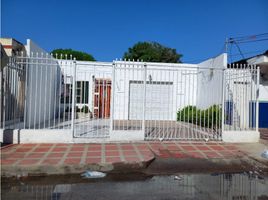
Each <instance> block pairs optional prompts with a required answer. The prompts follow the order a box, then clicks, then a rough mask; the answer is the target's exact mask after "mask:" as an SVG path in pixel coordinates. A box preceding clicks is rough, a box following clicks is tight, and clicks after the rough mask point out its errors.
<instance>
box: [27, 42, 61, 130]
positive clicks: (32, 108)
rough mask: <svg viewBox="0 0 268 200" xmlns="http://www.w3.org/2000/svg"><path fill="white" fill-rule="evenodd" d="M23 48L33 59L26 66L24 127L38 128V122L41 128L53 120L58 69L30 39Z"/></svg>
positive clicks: (55, 110) (55, 109) (56, 98)
mask: <svg viewBox="0 0 268 200" xmlns="http://www.w3.org/2000/svg"><path fill="white" fill-rule="evenodd" d="M25 48H26V52H27V55H28V56H30V57H32V58H33V59H31V60H29V61H30V64H28V66H27V95H26V98H27V100H26V102H27V105H26V111H27V112H26V127H35V128H39V122H40V125H41V127H42V126H43V123H42V122H44V121H47V120H50V119H53V118H54V116H55V115H56V113H57V110H58V109H57V108H58V104H57V103H56V102H58V99H59V94H58V90H59V84H60V83H59V81H58V77H59V73H60V68H59V65H57V62H55V61H53V60H52V59H50V55H47V53H48V52H46V51H45V50H43V49H42V48H40V47H39V46H38V45H37V44H35V43H34V42H33V41H31V40H30V39H27V44H26V46H25ZM41 57H42V58H44V59H40V58H41ZM42 128H43V127H42Z"/></svg>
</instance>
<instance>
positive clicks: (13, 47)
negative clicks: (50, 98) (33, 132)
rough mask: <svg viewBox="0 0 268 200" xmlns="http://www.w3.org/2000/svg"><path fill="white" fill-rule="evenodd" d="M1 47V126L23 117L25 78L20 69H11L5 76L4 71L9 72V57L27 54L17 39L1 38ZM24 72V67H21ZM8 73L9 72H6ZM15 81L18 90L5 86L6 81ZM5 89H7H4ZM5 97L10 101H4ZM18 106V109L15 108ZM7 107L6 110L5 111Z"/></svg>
mask: <svg viewBox="0 0 268 200" xmlns="http://www.w3.org/2000/svg"><path fill="white" fill-rule="evenodd" d="M0 45H1V72H0V80H1V83H0V86H1V87H0V90H1V91H0V94H1V100H0V106H1V107H0V111H1V116H0V122H1V125H2V123H3V121H4V119H5V121H6V122H7V123H8V121H11V120H14V119H18V120H19V118H20V116H21V115H22V112H23V110H24V93H25V77H24V74H23V73H20V72H19V71H20V70H18V69H15V68H13V69H11V68H10V70H8V71H9V72H8V75H9V77H7V73H6V74H5V76H4V70H7V68H5V67H6V66H7V65H8V64H9V57H10V56H14V55H15V54H17V53H18V52H19V53H24V54H25V52H26V50H25V47H24V45H23V44H22V43H20V42H18V41H17V40H15V39H12V38H0ZM20 67H21V69H22V70H23V66H20ZM6 72H7V71H6ZM14 77H18V79H16V80H15V78H14ZM8 78H10V80H12V81H13V84H14V85H16V90H14V88H11V87H9V85H7V84H6V85H5V84H4V79H8ZM4 87H5V88H4ZM4 93H5V97H6V98H8V99H9V100H8V101H4V95H2V94H4ZM14 105H16V107H15V106H14ZM4 106H5V110H4Z"/></svg>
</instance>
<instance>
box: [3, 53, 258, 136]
mask: <svg viewBox="0 0 268 200" xmlns="http://www.w3.org/2000/svg"><path fill="white" fill-rule="evenodd" d="M258 83H259V70H258V68H257V67H256V66H244V65H242V66H240V65H239V66H237V65H236V66H231V67H230V68H227V69H225V68H217V67H214V68H211V67H203V66H202V67H199V66H198V65H191V64H169V63H145V62H132V61H114V62H113V63H104V62H83V61H76V60H75V59H73V58H72V57H67V56H63V55H60V56H57V55H55V58H54V57H53V56H52V55H49V54H38V53H32V54H31V55H28V56H26V55H23V54H19V55H16V56H14V57H11V58H10V60H9V63H8V65H7V66H4V67H3V68H1V94H3V95H1V120H0V121H1V128H3V129H50V130H55V129H68V130H69V131H72V132H73V136H74V137H86V138H109V137H110V134H111V133H113V134H117V133H119V132H121V133H123V135H124V133H130V132H131V133H134V134H142V135H143V136H144V139H146V140H158V139H160V140H171V139H180V140H202V139H205V140H209V139H210V140H220V139H221V134H222V132H223V131H244V130H258V87H259V86H258V85H259V84H258ZM73 88H75V89H74V90H73ZM126 135H127V134H126Z"/></svg>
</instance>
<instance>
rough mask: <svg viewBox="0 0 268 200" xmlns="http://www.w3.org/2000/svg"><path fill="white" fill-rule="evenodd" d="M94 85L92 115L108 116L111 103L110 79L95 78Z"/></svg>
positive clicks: (96, 116)
mask: <svg viewBox="0 0 268 200" xmlns="http://www.w3.org/2000/svg"><path fill="white" fill-rule="evenodd" d="M94 85H95V86H94V87H95V88H94V116H95V118H109V117H110V103H111V80H109V79H95V84H94Z"/></svg>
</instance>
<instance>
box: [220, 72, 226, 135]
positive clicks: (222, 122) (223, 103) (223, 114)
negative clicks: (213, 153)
mask: <svg viewBox="0 0 268 200" xmlns="http://www.w3.org/2000/svg"><path fill="white" fill-rule="evenodd" d="M225 90H226V84H225V69H223V70H222V105H221V134H222V133H223V131H224V118H225Z"/></svg>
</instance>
